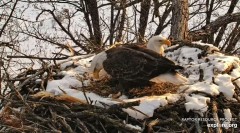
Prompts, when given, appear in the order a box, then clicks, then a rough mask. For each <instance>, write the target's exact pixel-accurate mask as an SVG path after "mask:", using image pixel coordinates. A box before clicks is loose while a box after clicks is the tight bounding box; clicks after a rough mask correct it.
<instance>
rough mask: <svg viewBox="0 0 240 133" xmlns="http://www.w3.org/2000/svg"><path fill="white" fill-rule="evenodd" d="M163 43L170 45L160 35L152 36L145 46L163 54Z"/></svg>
mask: <svg viewBox="0 0 240 133" xmlns="http://www.w3.org/2000/svg"><path fill="white" fill-rule="evenodd" d="M163 45H167V46H171V42H170V41H169V40H168V39H167V38H165V37H164V36H162V35H157V36H153V37H151V38H150V39H149V41H148V44H147V48H148V49H151V50H153V51H155V52H157V53H159V54H161V55H164V48H163Z"/></svg>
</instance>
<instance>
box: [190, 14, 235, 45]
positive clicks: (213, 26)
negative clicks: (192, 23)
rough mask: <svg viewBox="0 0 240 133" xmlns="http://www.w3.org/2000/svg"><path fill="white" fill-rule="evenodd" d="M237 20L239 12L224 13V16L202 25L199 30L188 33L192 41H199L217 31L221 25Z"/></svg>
mask: <svg viewBox="0 0 240 133" xmlns="http://www.w3.org/2000/svg"><path fill="white" fill-rule="evenodd" d="M239 21H240V12H238V13H233V14H226V15H224V16H221V17H219V18H217V19H216V20H215V21H213V22H211V23H209V24H207V25H205V26H203V27H202V28H201V29H199V30H195V31H191V32H190V33H189V35H190V37H191V39H192V40H193V41H199V40H202V39H203V38H205V37H207V36H209V35H211V34H212V33H215V32H217V30H218V29H219V28H220V27H221V26H223V25H226V24H229V23H232V22H239Z"/></svg>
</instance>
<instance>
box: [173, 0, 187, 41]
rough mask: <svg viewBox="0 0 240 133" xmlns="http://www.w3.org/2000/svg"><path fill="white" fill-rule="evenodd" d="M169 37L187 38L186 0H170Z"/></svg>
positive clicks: (175, 38) (176, 38)
mask: <svg viewBox="0 0 240 133" xmlns="http://www.w3.org/2000/svg"><path fill="white" fill-rule="evenodd" d="M172 7H173V9H172V27H171V37H173V39H174V40H184V39H188V18H189V12H188V0H173V1H172Z"/></svg>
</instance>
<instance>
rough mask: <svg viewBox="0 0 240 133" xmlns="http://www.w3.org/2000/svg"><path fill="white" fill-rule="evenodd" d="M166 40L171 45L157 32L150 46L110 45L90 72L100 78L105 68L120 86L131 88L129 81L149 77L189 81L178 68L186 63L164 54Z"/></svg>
mask: <svg viewBox="0 0 240 133" xmlns="http://www.w3.org/2000/svg"><path fill="white" fill-rule="evenodd" d="M164 44H166V45H169V46H170V45H171V42H170V41H169V40H168V39H166V38H165V37H163V36H161V35H157V36H153V37H152V38H150V39H149V41H148V44H147V48H143V47H140V46H138V45H121V46H118V47H113V48H110V49H108V50H105V51H103V52H101V53H99V54H97V55H96V56H95V57H94V58H93V60H92V63H91V67H90V72H92V73H93V77H94V78H99V72H100V70H101V69H104V70H105V71H106V72H107V74H109V75H110V76H111V77H112V78H113V79H115V80H117V81H118V83H119V84H118V88H119V89H127V88H128V85H129V84H134V83H136V84H145V83H148V82H149V81H153V82H170V83H173V84H177V85H179V84H183V83H185V82H187V78H185V77H184V76H182V75H181V74H180V73H178V72H177V71H176V70H178V69H183V67H182V66H179V65H176V64H175V63H174V62H173V61H171V60H169V59H168V58H166V57H164V56H163V55H164V48H163V45H164Z"/></svg>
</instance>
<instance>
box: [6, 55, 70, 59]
mask: <svg viewBox="0 0 240 133" xmlns="http://www.w3.org/2000/svg"><path fill="white" fill-rule="evenodd" d="M7 58H29V59H39V60H64V59H67V58H68V57H61V58H47V57H35V56H31V55H29V56H12V55H8V56H7Z"/></svg>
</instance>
